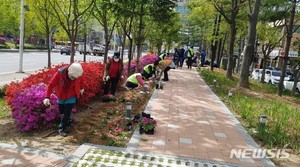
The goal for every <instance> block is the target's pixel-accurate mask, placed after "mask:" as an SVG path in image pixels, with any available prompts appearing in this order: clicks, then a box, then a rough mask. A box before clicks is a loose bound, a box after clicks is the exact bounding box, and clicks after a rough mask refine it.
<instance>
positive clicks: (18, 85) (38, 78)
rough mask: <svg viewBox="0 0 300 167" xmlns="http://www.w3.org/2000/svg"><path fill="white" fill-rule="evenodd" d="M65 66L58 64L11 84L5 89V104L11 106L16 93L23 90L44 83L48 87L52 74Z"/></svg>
mask: <svg viewBox="0 0 300 167" xmlns="http://www.w3.org/2000/svg"><path fill="white" fill-rule="evenodd" d="M65 65H66V64H60V65H57V66H53V67H52V68H50V69H43V70H41V71H40V72H38V73H36V74H32V75H30V76H28V77H27V78H24V79H23V80H22V81H21V82H11V83H10V84H9V85H8V86H7V89H6V96H5V99H6V102H7V104H8V105H11V101H12V99H14V98H15V95H16V93H18V92H22V91H23V90H24V89H25V88H29V87H30V86H32V85H36V84H38V83H45V84H46V85H48V83H49V81H50V80H51V78H52V76H53V75H54V73H56V72H57V70H58V69H59V68H61V67H62V66H65Z"/></svg>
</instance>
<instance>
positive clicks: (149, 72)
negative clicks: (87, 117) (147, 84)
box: [142, 60, 159, 80]
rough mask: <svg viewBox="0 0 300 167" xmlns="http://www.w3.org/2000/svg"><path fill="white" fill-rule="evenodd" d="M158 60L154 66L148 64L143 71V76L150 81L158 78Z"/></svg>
mask: <svg viewBox="0 0 300 167" xmlns="http://www.w3.org/2000/svg"><path fill="white" fill-rule="evenodd" d="M158 62H159V61H158V60H156V61H155V62H154V63H153V64H148V65H146V66H145V67H144V68H143V71H142V76H143V77H144V78H145V79H146V80H149V78H151V77H152V76H153V75H154V77H156V73H155V72H156V67H157V65H158Z"/></svg>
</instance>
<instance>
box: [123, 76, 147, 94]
mask: <svg viewBox="0 0 300 167" xmlns="http://www.w3.org/2000/svg"><path fill="white" fill-rule="evenodd" d="M139 85H140V86H142V87H143V89H142V91H144V92H146V91H148V87H147V86H146V85H145V84H144V81H143V78H142V74H141V73H134V74H132V75H130V76H129V77H128V78H127V80H126V83H125V87H126V89H127V90H131V89H135V88H137V87H138V86H139Z"/></svg>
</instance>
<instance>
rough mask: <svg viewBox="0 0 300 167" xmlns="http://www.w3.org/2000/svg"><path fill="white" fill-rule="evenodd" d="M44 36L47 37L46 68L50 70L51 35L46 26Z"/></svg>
mask: <svg viewBox="0 0 300 167" xmlns="http://www.w3.org/2000/svg"><path fill="white" fill-rule="evenodd" d="M46 34H47V37H48V40H47V51H48V63H47V67H48V68H51V41H52V39H51V37H52V33H51V32H50V30H49V28H48V26H47V28H46Z"/></svg>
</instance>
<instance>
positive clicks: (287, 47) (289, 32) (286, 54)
mask: <svg viewBox="0 0 300 167" xmlns="http://www.w3.org/2000/svg"><path fill="white" fill-rule="evenodd" d="M292 3H293V7H292V9H291V17H290V21H289V25H288V27H287V35H286V44H285V47H284V57H283V67H282V71H281V76H280V81H279V84H278V90H277V94H278V95H279V96H281V95H282V92H283V81H284V77H285V73H286V66H287V62H288V58H289V50H290V45H291V40H292V37H293V25H294V18H295V10H296V3H297V0H293V2H292Z"/></svg>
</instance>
